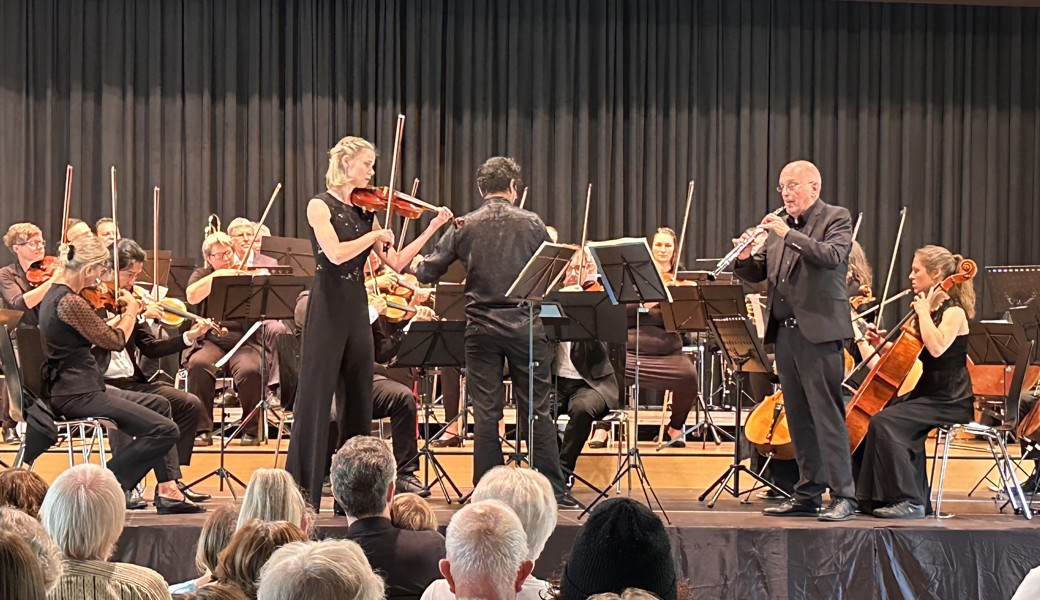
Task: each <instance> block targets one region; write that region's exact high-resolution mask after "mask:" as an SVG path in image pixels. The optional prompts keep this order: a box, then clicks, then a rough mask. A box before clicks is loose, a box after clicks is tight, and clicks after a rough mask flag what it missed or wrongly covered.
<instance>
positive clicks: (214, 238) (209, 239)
mask: <svg viewBox="0 0 1040 600" xmlns="http://www.w3.org/2000/svg"><path fill="white" fill-rule="evenodd" d="M217 244H220V245H221V246H227V247H228V248H231V247H233V246H234V242H232V241H231V236H230V235H228V234H226V233H224V232H223V231H217V232H214V233H211V234H209V235H207V236H206V239H204V240H202V256H203V258H205V257H207V256H209V251H210V250H211V249H213V246H216V245H217Z"/></svg>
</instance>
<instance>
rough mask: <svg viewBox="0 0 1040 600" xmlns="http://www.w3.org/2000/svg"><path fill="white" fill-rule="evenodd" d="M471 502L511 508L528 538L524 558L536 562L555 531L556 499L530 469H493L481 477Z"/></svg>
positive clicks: (546, 482)
mask: <svg viewBox="0 0 1040 600" xmlns="http://www.w3.org/2000/svg"><path fill="white" fill-rule="evenodd" d="M472 500H473V502H483V501H484V500H498V501H500V502H502V503H503V504H505V505H506V506H508V507H509V508H511V509H512V510H513V512H514V513H516V516H517V517H518V518H519V519H520V524H521V525H522V526H523V528H524V534H525V535H526V536H527V556H526V558H528V559H529V560H532V561H534V560H538V557H539V556H540V555H541V554H542V549H543V548H545V542H546V541H548V540H549V536H550V535H552V532H553V529H556V496H555V495H554V494H553V489H552V484H551V483H549V480H548V479H547V478H546V477H545V475H542V474H541V473H539V472H538V471H535V470H533V469H515V468H513V467H506V466H501V467H495V468H494V469H491V470H490V471H488V472H487V473H485V474H484V476H483V477H481V478H480V481H479V482H478V483H477V487H476V488H475V489H474V490H473V498H472Z"/></svg>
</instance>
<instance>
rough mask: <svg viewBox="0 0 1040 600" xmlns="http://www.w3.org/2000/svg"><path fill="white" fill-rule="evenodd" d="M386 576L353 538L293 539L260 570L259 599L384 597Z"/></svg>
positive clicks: (373, 599) (356, 599) (370, 599)
mask: <svg viewBox="0 0 1040 600" xmlns="http://www.w3.org/2000/svg"><path fill="white" fill-rule="evenodd" d="M384 592H385V584H384V582H383V578H382V577H380V576H379V575H376V574H375V573H374V572H373V571H372V567H371V565H369V562H368V559H367V558H366V557H365V553H364V551H363V550H361V546H359V545H357V543H356V542H352V541H350V540H332V539H330V540H325V541H322V542H292V543H290V544H286V545H284V546H282V547H281V548H279V549H277V550H275V551H274V554H272V555H271V558H269V559H268V560H267V563H266V564H265V565H264V567H263V569H262V570H261V571H260V587H259V589H258V591H257V599H258V600H318V599H324V598H351V599H353V600H382V598H383V597H384Z"/></svg>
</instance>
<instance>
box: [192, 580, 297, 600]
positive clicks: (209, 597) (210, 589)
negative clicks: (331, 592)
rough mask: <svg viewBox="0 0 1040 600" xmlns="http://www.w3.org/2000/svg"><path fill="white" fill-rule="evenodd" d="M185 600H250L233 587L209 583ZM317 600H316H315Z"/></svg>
mask: <svg viewBox="0 0 1040 600" xmlns="http://www.w3.org/2000/svg"><path fill="white" fill-rule="evenodd" d="M184 599H185V600H249V596H247V595H246V593H245V592H243V591H242V590H240V589H238V588H237V587H234V586H231V585H224V584H222V583H207V584H206V585H204V586H202V587H200V588H199V589H197V590H195V591H194V592H191V593H189V594H185V595H184ZM315 600H316V599H315Z"/></svg>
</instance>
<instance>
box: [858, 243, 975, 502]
mask: <svg viewBox="0 0 1040 600" xmlns="http://www.w3.org/2000/svg"><path fill="white" fill-rule="evenodd" d="M963 261H964V258H963V257H961V256H960V255H958V254H952V253H951V252H950V251H949V250H947V249H946V248H942V247H940V246H925V247H923V248H920V249H918V250H917V252H915V253H914V260H913V264H912V266H911V270H910V284H911V286H912V288H913V291H914V294H915V296H914V300H913V304H912V306H913V311H914V313H915V314H916V316H917V321H918V329H919V331H920V337H921V341H923V342H924V350H923V351H922V352H921V356H920V359H921V363H922V367H923V372H922V375H921V379H920V380H919V381H918V383H917V385H916V386H915V387H914V389H913V391H911V392H910V394H909V395H908V396H906V397H905V398H900V399H897V400H895V401H893V402H892V403H891V404H889V405H888V406H887V407H885V408H884V409H883V410H882V411H881V412H879V413H878V414H876V415H874V416H873V417H872V418H871V419H870V426H869V428H868V429H867V435H866V438H865V439H864V443H863V461H862V465H861V466H860V470H859V477H858V480H857V485H856V497H857V500H858V501H859V506H860V508H861V510H862V511H863V512H866V513H870V514H873V515H874V516H875V517H879V518H883V519H920V518H923V517H924V516H925V512H926V511H927V509H926V505H927V503H928V481H927V475H926V470H925V461H926V458H927V455H926V454H925V447H924V443H925V438H926V437H927V436H928V433H929V432H930V431H931V430H932V429H935V428H936V427H937V426H939V425H941V424H947V423H967V422H969V421H971V419H972V416H973V415H972V399H973V397H974V396H973V394H972V388H971V378H970V376H969V375H968V368H967V355H968V320H969V319H971V318H972V317H973V316H974V315H975V290H974V287H973V286H972V282H971V279H968V280H967V281H964V282H963V283H956V284H954V285H953V287H951V288H950V289H949V291H948V292H943V291H942V290H941V289H939V288H938V286H937V284H939V283H941V282H942V281H943V279H945V278H946V277H948V276H950V275H952V274H954V273H955V272H957V271H958V269H959V267H960V265H961V262H963ZM867 336H868V338H869V340H870V341H871V343H872V344H874V345H875V346H877V345H879V344H881V343H882V342H883V339H882V337H881V332H878V331H877V330H876V329H874V328H873V326H870V327H869V328H868V330H867Z"/></svg>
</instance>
